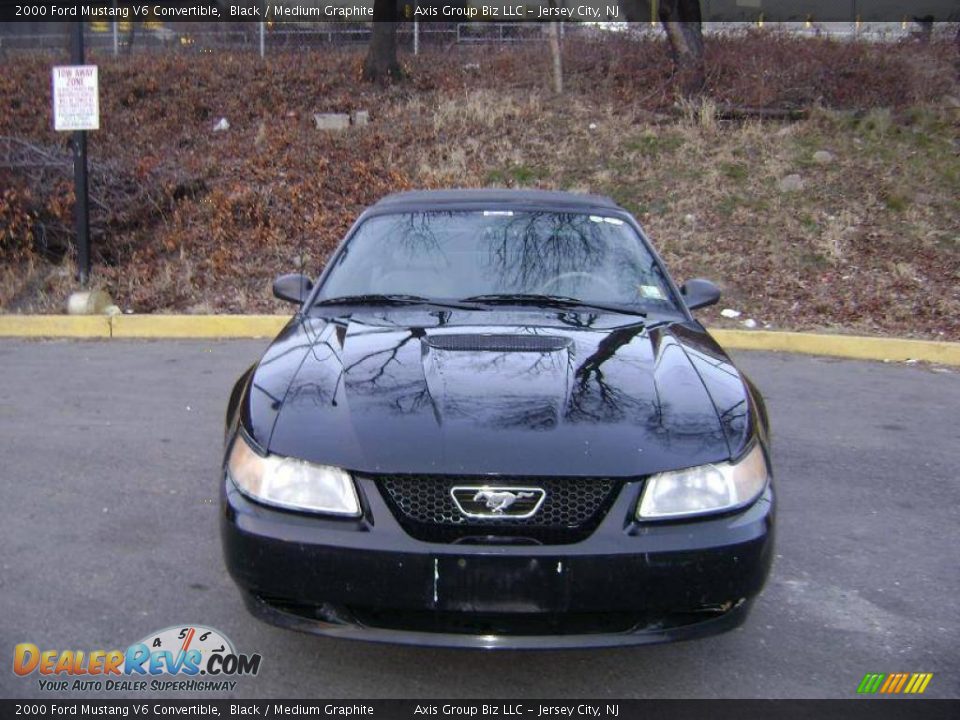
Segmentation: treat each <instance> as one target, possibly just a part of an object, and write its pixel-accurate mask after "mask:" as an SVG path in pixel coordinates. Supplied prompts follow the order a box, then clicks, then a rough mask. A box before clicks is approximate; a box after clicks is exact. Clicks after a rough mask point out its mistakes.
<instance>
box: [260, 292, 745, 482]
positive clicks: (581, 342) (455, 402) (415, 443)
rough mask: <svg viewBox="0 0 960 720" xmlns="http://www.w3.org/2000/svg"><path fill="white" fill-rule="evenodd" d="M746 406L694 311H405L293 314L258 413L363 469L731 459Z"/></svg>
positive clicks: (537, 471)
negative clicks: (649, 320)
mask: <svg viewBox="0 0 960 720" xmlns="http://www.w3.org/2000/svg"><path fill="white" fill-rule="evenodd" d="M748 408H749V400H748V393H747V390H746V386H745V384H744V381H743V379H742V377H741V376H740V374H739V373H738V372H737V370H736V369H735V368H734V367H733V365H732V364H731V362H730V360H729V358H727V356H726V355H725V354H724V353H723V351H722V350H721V349H720V348H719V346H717V345H716V343H715V342H714V341H713V340H712V338H710V336H709V335H708V334H707V333H706V332H705V331H703V329H702V328H701V327H700V326H699V325H698V324H696V323H682V324H680V323H673V324H668V325H661V326H653V327H651V328H649V329H648V328H647V327H645V325H644V324H643V322H642V321H641V319H640V318H636V317H629V316H624V315H614V314H611V315H607V314H596V313H594V314H591V315H583V314H578V313H570V312H556V311H554V312H550V313H547V312H544V311H535V312H527V311H520V312H518V311H512V312H507V311H504V312H501V311H477V312H473V311H463V312H461V311H432V312H429V311H427V310H415V309H405V308H401V309H390V310H380V311H364V312H355V313H352V314H349V315H343V316H338V317H326V318H316V317H307V318H303V317H298V318H297V319H295V320H294V321H292V322H291V323H290V324H289V325H288V326H287V327H286V328H285V329H284V331H283V332H282V333H281V335H280V337H278V338H277V340H276V341H275V342H274V343H273V344H272V345H271V347H270V348H269V350H268V351H267V353H266V354H265V355H264V357H263V358H262V360H261V362H260V364H259V365H258V366H257V368H256V370H255V372H254V373H253V375H252V378H251V381H250V384H249V386H248V389H247V403H246V412H245V417H246V420H245V424H246V425H247V428H248V431H249V432H250V433H251V435H252V436H253V438H254V439H255V440H256V441H257V442H258V443H259V444H260V445H262V446H263V447H265V448H267V449H268V450H269V451H270V452H272V453H276V454H279V455H287V456H294V457H300V458H304V459H307V460H310V461H312V462H317V463H323V464H328V465H336V466H339V467H344V468H348V469H350V470H353V471H355V472H363V473H424V474H467V475H484V474H497V475H519V476H538V475H565V476H616V477H632V476H638V475H645V474H648V473H651V472H657V471H661V470H665V469H673V468H680V467H689V466H692V465H698V464H702V463H707V462H716V461H720V460H725V459H728V458H729V457H731V455H732V454H736V453H737V452H738V450H739V449H740V448H742V447H743V446H744V445H745V443H746V442H748V440H749V437H748V436H749V434H750V432H751V425H752V423H751V422H750V420H749V412H748Z"/></svg>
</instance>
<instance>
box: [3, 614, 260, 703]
mask: <svg viewBox="0 0 960 720" xmlns="http://www.w3.org/2000/svg"><path fill="white" fill-rule="evenodd" d="M260 660H261V657H260V655H259V654H258V653H253V654H242V653H238V652H237V651H236V650H235V649H234V647H233V643H232V642H230V640H229V639H228V638H227V636H226V635H224V634H223V633H221V632H220V631H219V630H215V629H214V628H211V627H205V626H203V625H174V626H171V627H168V628H165V629H163V630H160V631H159V632H155V633H151V634H150V635H147V637H145V638H143V640H141V641H139V642H136V643H134V644H133V645H130V646H128V647H127V649H126V650H55V649H45V650H41V649H40V648H39V647H38V646H37V645H35V644H34V643H29V642H25V643H19V644H18V645H17V646H16V647H14V650H13V672H14V673H16V674H17V675H20V676H21V677H29V676H32V675H37V676H38V677H37V683H38V686H39V688H40V690H45V691H50V692H64V691H71V690H85V691H107V692H131V691H133V692H137V691H149V692H163V691H193V690H206V691H211V690H213V691H215V690H224V691H229V690H233V689H234V688H235V687H236V685H237V680H236V679H235V678H237V677H242V676H248V675H256V674H257V673H258V672H259V671H260Z"/></svg>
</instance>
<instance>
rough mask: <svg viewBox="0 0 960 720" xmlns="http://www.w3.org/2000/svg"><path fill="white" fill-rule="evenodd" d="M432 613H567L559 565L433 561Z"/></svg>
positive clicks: (505, 559)
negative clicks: (448, 611)
mask: <svg viewBox="0 0 960 720" xmlns="http://www.w3.org/2000/svg"><path fill="white" fill-rule="evenodd" d="M434 569H435V572H434V607H435V608H436V609H437V610H450V611H458V612H500V613H549V612H563V611H565V610H566V609H567V607H568V601H569V577H568V573H567V571H566V568H565V567H564V565H563V563H562V562H561V561H557V560H549V559H542V558H518V557H509V556H486V557H476V556H474V557H471V556H465V557H438V558H436V560H435V565H434Z"/></svg>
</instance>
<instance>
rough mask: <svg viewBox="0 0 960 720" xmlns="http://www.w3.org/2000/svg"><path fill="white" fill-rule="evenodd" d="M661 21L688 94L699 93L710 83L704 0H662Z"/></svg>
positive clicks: (684, 89)
mask: <svg viewBox="0 0 960 720" xmlns="http://www.w3.org/2000/svg"><path fill="white" fill-rule="evenodd" d="M660 22H661V23H662V24H663V29H664V30H665V31H666V33H667V40H668V41H669V42H670V52H671V54H672V55H673V63H674V66H675V67H676V69H677V71H678V72H679V73H680V75H681V77H682V82H683V92H684V94H685V95H688V96H689V95H698V94H699V93H700V92H701V91H702V90H703V86H704V84H705V83H706V69H705V67H704V60H703V17H702V15H701V13H700V0H662V2H661V4H660Z"/></svg>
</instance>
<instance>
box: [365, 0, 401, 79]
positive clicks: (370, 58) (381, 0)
mask: <svg viewBox="0 0 960 720" xmlns="http://www.w3.org/2000/svg"><path fill="white" fill-rule="evenodd" d="M363 77H364V79H366V80H369V81H371V82H384V81H386V80H391V79H398V78H401V77H403V69H402V68H401V67H400V63H399V62H398V61H397V5H396V3H395V2H394V1H393V0H374V2H373V30H372V33H371V35H370V45H369V47H368V48H367V57H366V58H365V59H364V61H363Z"/></svg>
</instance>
